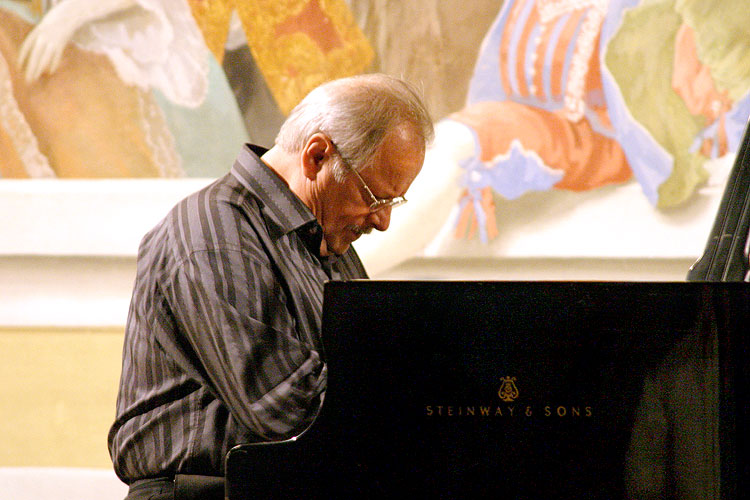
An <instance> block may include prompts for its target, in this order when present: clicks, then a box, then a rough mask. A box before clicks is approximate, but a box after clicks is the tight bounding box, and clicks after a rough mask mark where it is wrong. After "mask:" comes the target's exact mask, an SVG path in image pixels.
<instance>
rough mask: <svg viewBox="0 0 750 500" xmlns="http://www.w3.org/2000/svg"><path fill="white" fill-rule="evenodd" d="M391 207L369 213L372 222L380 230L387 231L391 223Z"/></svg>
mask: <svg viewBox="0 0 750 500" xmlns="http://www.w3.org/2000/svg"><path fill="white" fill-rule="evenodd" d="M391 210H392V208H391V207H385V208H381V209H380V210H378V211H377V212H373V213H371V214H370V215H369V219H370V224H371V225H372V227H374V228H375V229H377V230H378V231H385V230H386V229H388V226H390V225H391Z"/></svg>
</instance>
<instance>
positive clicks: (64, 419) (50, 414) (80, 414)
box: [0, 328, 123, 468]
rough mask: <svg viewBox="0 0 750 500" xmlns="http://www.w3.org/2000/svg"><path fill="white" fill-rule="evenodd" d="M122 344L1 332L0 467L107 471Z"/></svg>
mask: <svg viewBox="0 0 750 500" xmlns="http://www.w3.org/2000/svg"><path fill="white" fill-rule="evenodd" d="M122 338H123V334H122V331H121V330H120V329H92V330H75V329H42V330H38V329H8V328H0V380H2V382H1V383H0V466H67V467H103V468H110V467H111V463H110V460H109V454H108V452H107V432H108V430H109V426H110V424H111V423H112V419H113V418H114V413H115V400H116V396H117V384H118V382H119V376H120V358H121V352H122Z"/></svg>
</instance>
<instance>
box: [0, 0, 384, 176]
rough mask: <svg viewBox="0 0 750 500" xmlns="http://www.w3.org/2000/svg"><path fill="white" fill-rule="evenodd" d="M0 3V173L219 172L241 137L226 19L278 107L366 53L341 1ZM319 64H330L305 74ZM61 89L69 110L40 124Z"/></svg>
mask: <svg viewBox="0 0 750 500" xmlns="http://www.w3.org/2000/svg"><path fill="white" fill-rule="evenodd" d="M0 1H1V2H2V6H4V7H7V8H6V9H4V11H3V12H2V15H3V19H1V20H0V26H9V28H8V31H12V33H11V35H10V36H8V38H9V43H8V44H7V46H6V47H5V49H6V50H5V51H4V52H3V57H4V58H5V61H6V65H7V66H8V71H7V73H8V74H9V76H8V77H7V78H6V84H5V85H4V86H3V87H4V88H5V94H6V95H5V97H6V98H7V100H8V101H10V102H11V104H10V105H9V106H7V107H10V108H12V109H11V110H10V111H6V110H4V111H3V116H4V117H5V119H4V120H3V121H4V122H12V123H10V125H8V124H5V123H3V125H5V126H4V127H3V128H4V129H5V130H6V131H7V130H10V131H11V133H10V134H8V135H11V138H12V139H14V140H13V141H6V142H10V145H11V146H12V150H11V152H12V153H13V155H12V156H13V157H14V158H16V161H14V162H10V161H4V162H3V163H2V164H0V177H14V176H18V177H24V176H32V177H36V176H50V177H51V176H58V177H117V176H166V177H175V176H182V175H189V176H205V177H214V176H217V175H220V174H222V173H224V171H225V169H226V164H227V163H228V161H227V160H228V159H231V158H233V157H234V153H235V151H234V149H235V148H236V144H238V143H241V142H244V141H245V140H246V139H247V136H248V135H247V132H246V130H245V129H244V125H243V121H242V116H241V112H240V110H239V109H238V108H237V103H236V100H235V99H234V96H233V94H232V92H231V89H230V88H229V85H228V84H227V82H226V75H225V74H224V73H223V71H222V69H221V66H220V63H221V59H222V56H223V51H224V46H225V43H226V41H227V38H228V37H229V30H230V24H231V23H230V20H231V16H232V15H233V14H234V15H235V17H236V18H238V19H239V21H240V22H239V23H238V24H237V23H236V24H235V26H237V29H238V30H240V31H241V30H242V29H243V28H244V30H245V32H248V33H253V36H254V39H253V40H254V41H256V42H257V43H256V44H255V45H256V46H255V47H254V54H255V55H256V57H257V58H258V60H259V61H260V62H262V63H263V64H264V65H263V67H262V69H263V70H264V77H265V78H266V79H267V80H268V81H269V85H270V86H271V87H272V89H273V90H277V89H279V88H283V89H284V91H283V92H278V93H277V94H276V98H277V100H278V101H279V103H280V105H283V106H282V107H283V109H285V110H286V111H288V109H289V108H290V107H291V105H293V103H294V102H296V101H295V99H299V98H300V97H301V96H302V95H304V92H307V91H308V90H309V89H310V88H312V87H313V86H314V85H317V84H318V83H321V82H322V81H325V80H326V79H330V78H333V77H337V76H344V75H346V74H354V73H356V72H359V71H360V70H361V69H363V68H364V67H365V66H366V64H367V63H368V62H369V59H368V58H371V57H372V55H371V53H370V52H368V50H369V46H368V45H367V44H366V41H364V40H363V39H362V37H361V34H359V33H358V31H357V30H356V26H354V25H353V23H352V22H351V19H350V18H348V17H346V15H347V14H348V11H347V10H346V7H345V4H343V3H342V2H332V3H331V5H332V7H331V6H327V8H326V9H323V8H320V5H321V4H320V3H319V2H318V1H317V0H307V1H303V0H299V1H293V2H289V4H288V5H286V8H285V9H284V10H282V11H278V9H277V10H271V9H268V8H264V7H268V6H267V5H265V4H267V3H269V2H268V1H267V0H253V1H247V2H235V1H234V0H217V1H213V2H205V1H201V0H58V1H53V2H51V6H50V8H49V10H48V11H47V12H46V13H44V15H43V16H41V19H40V17H39V14H37V15H34V14H33V12H32V10H31V9H29V2H20V1H14V0H0ZM11 7H12V11H11ZM316 7H317V8H316ZM19 13H20V14H21V15H20V16H19ZM272 14H273V15H272ZM326 21H331V22H328V24H326ZM321 23H322V24H323V28H321V29H318V30H315V29H312V28H311V26H315V25H320V24H321ZM34 24H36V26H35V27H34V28H33V29H31V26H32V25H34ZM250 28H252V30H251V29H250ZM29 31H30V33H29ZM27 33H29V34H28V36H27ZM331 33H333V34H334V35H336V36H329V35H330V34H331ZM300 35H302V36H300ZM358 35H359V37H358ZM230 38H234V39H237V36H234V37H230ZM242 38H244V37H242ZM21 40H25V41H24V43H23V45H22V46H20V47H19V45H20V41H21ZM290 40H292V41H291V42H290ZM310 40H312V41H310ZM69 41H73V42H75V44H69V43H68V42H69ZM321 44H322V47H323V48H322V49H317V52H316V50H313V49H315V47H318V46H321ZM310 45H312V46H313V49H310ZM301 49H302V50H303V51H304V53H305V54H306V56H308V57H306V58H304V62H303V63H302V64H297V63H294V62H293V61H295V60H296V59H290V54H292V53H294V51H295V50H296V51H300V50H301ZM284 50H286V51H287V52H286V53H285V52H284ZM289 51H291V52H289ZM297 53H299V52H297ZM316 53H322V54H323V56H322V57H320V58H318V59H317V60H315V58H313V57H312V56H313V55H315V54H316ZM211 54H213V57H212V56H211ZM329 56H330V57H329ZM285 58H286V59H285ZM342 59H343V60H344V61H345V62H346V63H344V62H342V61H341V60H342ZM321 60H323V61H325V62H326V63H327V64H326V65H325V67H324V68H323V69H321V65H318V66H315V68H314V69H312V68H313V63H320V62H321ZM337 60H339V61H338V62H339V64H336V63H337ZM21 66H24V69H25V75H26V78H25V79H22V78H20V77H19V75H18V73H19V72H20V67H21ZM288 72H291V73H292V75H293V76H292V77H287V74H288ZM2 76H3V75H2V74H0V77H2ZM285 77H286V79H285ZM61 95H64V96H65V101H66V106H65V113H64V114H65V118H66V119H65V120H60V119H59V118H57V119H55V118H54V116H49V118H48V119H46V121H45V122H44V123H38V122H39V121H40V120H39V119H38V115H39V114H40V113H39V111H38V109H37V106H36V105H37V104H39V105H40V106H41V104H42V103H45V104H51V100H52V99H53V98H54V99H56V100H58V101H59V100H60V96H61ZM290 103H291V104H290ZM39 109H45V113H46V112H47V108H46V107H44V108H41V107H40V108H39ZM54 109H55V108H52V111H51V112H49V114H50V115H54ZM8 117H10V118H8ZM43 121H44V120H43ZM48 122H52V123H51V124H50V123H48ZM55 123H65V125H64V126H63V125H59V126H58V127H57V128H55V127H54V124H55ZM113 124H116V126H113ZM71 125H73V127H71ZM71 128H75V129H76V130H78V131H79V133H78V134H75V135H74V134H70V133H69V131H70V130H71ZM19 130H20V132H19ZM8 156H9V157H10V156H11V155H8Z"/></svg>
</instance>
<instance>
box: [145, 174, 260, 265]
mask: <svg viewBox="0 0 750 500" xmlns="http://www.w3.org/2000/svg"><path fill="white" fill-rule="evenodd" d="M263 230H264V229H263V224H262V219H261V217H260V209H259V207H258V203H257V200H256V198H255V197H254V196H253V194H252V193H250V192H249V191H248V190H246V189H245V188H244V187H243V186H242V185H241V184H240V183H238V182H237V181H236V179H234V178H233V177H232V175H231V174H227V175H226V176H224V177H222V178H220V179H218V180H216V181H214V182H212V183H211V184H209V185H208V186H206V187H204V188H202V189H200V190H199V191H196V192H195V193H192V194H190V195H188V196H187V197H185V198H183V199H182V200H181V201H179V202H178V203H177V204H176V205H175V206H174V207H173V208H172V209H171V210H170V211H169V212H168V213H167V214H166V216H165V217H164V218H163V219H162V220H161V221H160V222H159V223H158V224H157V225H156V226H155V227H154V228H153V229H152V230H151V231H149V232H148V233H147V234H146V236H145V237H144V239H143V240H142V242H141V248H142V249H147V248H159V249H160V252H161V254H162V256H163V257H165V258H169V259H170V260H174V261H175V262H179V261H182V260H184V259H186V258H188V257H190V256H191V255H192V254H194V253H195V252H201V251H210V252H216V251H242V250H244V251H252V250H253V248H255V247H256V246H258V245H255V244H254V242H257V241H258V240H259V238H258V231H263Z"/></svg>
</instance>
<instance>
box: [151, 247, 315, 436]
mask: <svg viewBox="0 0 750 500" xmlns="http://www.w3.org/2000/svg"><path fill="white" fill-rule="evenodd" d="M165 296H166V297H167V302H168V303H169V309H170V310H171V312H172V314H173V315H174V320H175V323H176V325H177V326H178V328H177V333H176V338H175V342H176V345H175V346H174V349H176V350H177V351H180V352H181V353H182V354H183V356H178V358H179V359H181V360H182V361H179V360H178V363H182V364H184V365H186V366H184V367H183V368H184V369H185V370H186V371H188V373H194V374H196V376H197V377H199V378H200V379H202V380H201V382H202V383H204V384H205V385H206V386H207V387H208V389H209V390H210V391H211V392H212V393H213V394H214V395H215V397H216V398H217V399H219V400H220V401H221V402H222V403H224V405H226V407H227V408H228V410H229V411H230V412H231V413H232V415H233V416H234V418H235V419H236V420H237V421H238V422H239V423H240V424H241V425H243V426H246V427H247V428H248V429H250V431H252V432H253V433H254V434H257V435H258V436H259V437H261V438H262V439H279V438H283V437H285V436H287V435H289V434H290V433H291V432H292V431H294V430H295V429H298V428H299V427H301V426H302V425H303V424H304V423H306V422H307V421H309V419H310V417H311V416H312V415H314V413H315V411H316V410H317V409H318V407H319V405H320V394H321V393H322V391H323V390H324V389H325V384H326V380H327V377H326V366H325V364H324V363H323V361H322V359H321V357H320V354H319V353H318V352H317V351H316V350H314V349H313V348H312V346H310V345H306V344H305V343H304V342H303V341H302V340H301V339H304V338H305V335H302V334H301V333H300V332H297V330H296V324H297V322H296V320H295V318H294V317H293V315H292V314H291V313H290V312H289V309H288V308H287V306H286V297H285V294H284V291H283V289H282V287H281V286H280V285H279V282H278V280H277V279H276V278H275V276H274V274H273V271H272V269H269V267H268V266H267V265H266V264H263V263H260V262H258V261H256V260H254V259H253V258H252V257H249V256H248V255H245V254H243V253H242V252H240V251H239V250H220V251H214V250H212V251H199V252H195V253H194V254H192V256H191V257H190V259H188V260H187V261H186V262H184V263H183V265H181V266H179V268H178V270H177V272H176V273H175V275H174V276H173V279H172V280H171V283H170V286H169V290H166V292H165Z"/></svg>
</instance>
